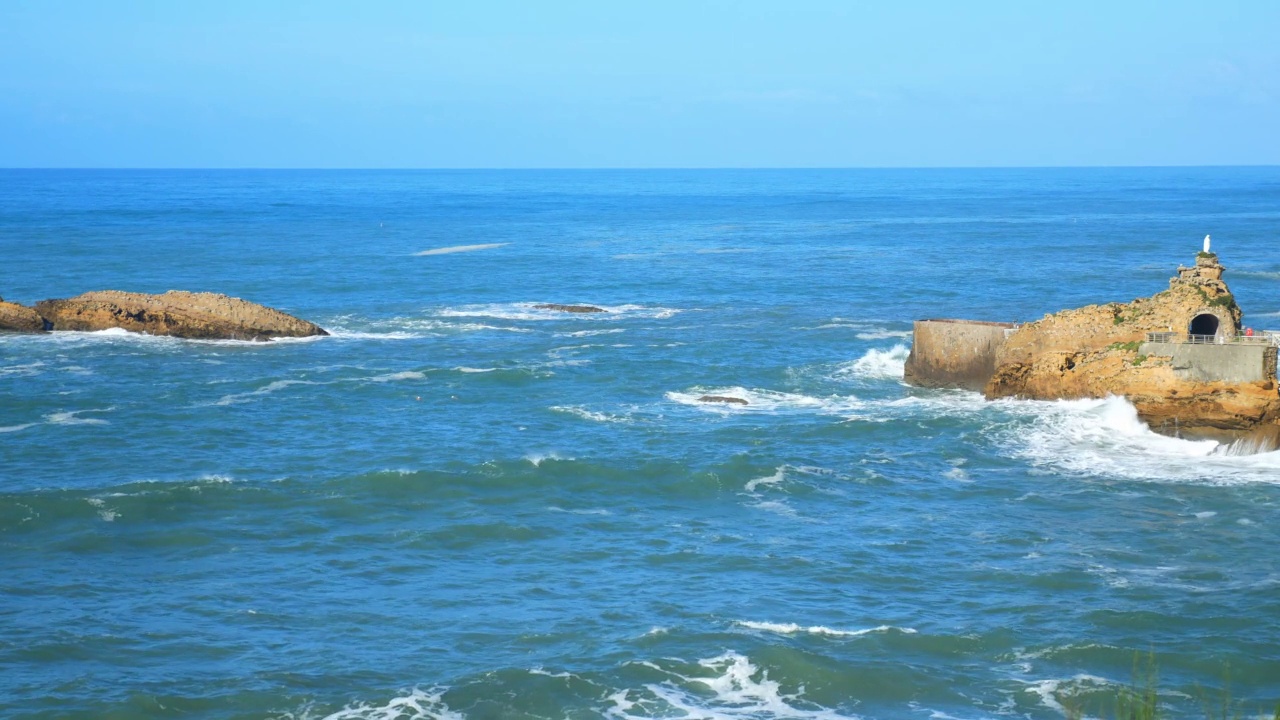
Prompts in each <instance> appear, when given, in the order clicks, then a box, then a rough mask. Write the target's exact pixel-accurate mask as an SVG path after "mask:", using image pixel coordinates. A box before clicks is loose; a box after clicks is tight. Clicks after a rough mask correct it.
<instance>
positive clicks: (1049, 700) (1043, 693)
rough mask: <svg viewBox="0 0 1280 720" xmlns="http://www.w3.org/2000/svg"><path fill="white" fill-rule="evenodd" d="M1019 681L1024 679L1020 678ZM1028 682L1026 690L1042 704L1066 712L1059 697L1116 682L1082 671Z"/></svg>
mask: <svg viewBox="0 0 1280 720" xmlns="http://www.w3.org/2000/svg"><path fill="white" fill-rule="evenodd" d="M1018 682H1023V681H1021V680H1019V681H1018ZM1026 684H1027V688H1026V692H1028V693H1031V694H1032V695H1035V696H1037V697H1039V698H1040V704H1041V705H1044V706H1045V707H1047V708H1049V709H1051V710H1056V711H1058V712H1060V713H1065V712H1066V709H1065V708H1064V707H1063V706H1062V703H1061V702H1059V698H1062V697H1064V696H1066V697H1070V696H1071V695H1072V694H1074V693H1076V692H1079V691H1080V690H1083V689H1089V688H1105V687H1107V686H1109V685H1115V684H1116V683H1114V682H1112V681H1111V680H1108V679H1106V678H1103V677H1098V676H1097V675H1086V674H1084V673H1081V674H1079V675H1075V676H1073V677H1070V678H1066V679H1049V680H1035V681H1032V682H1028V683H1026Z"/></svg>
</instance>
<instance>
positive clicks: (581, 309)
mask: <svg viewBox="0 0 1280 720" xmlns="http://www.w3.org/2000/svg"><path fill="white" fill-rule="evenodd" d="M533 309H534V310H558V311H560V312H567V313H602V312H608V311H607V310H605V309H604V308H598V307H596V306H594V305H560V304H558V303H543V304H542V305H534V306H533Z"/></svg>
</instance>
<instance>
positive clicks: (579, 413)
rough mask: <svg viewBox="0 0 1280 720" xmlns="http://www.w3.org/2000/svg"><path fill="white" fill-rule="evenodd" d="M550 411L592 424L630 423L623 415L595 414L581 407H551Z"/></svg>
mask: <svg viewBox="0 0 1280 720" xmlns="http://www.w3.org/2000/svg"><path fill="white" fill-rule="evenodd" d="M550 409H551V410H554V411H556V412H562V413H568V414H569V415H574V416H576V417H580V418H582V419H583V420H590V421H592V422H605V423H625V422H630V420H631V419H630V418H628V417H626V416H624V415H611V414H609V413H602V412H596V411H594V410H588V409H586V408H584V407H582V406H581V405H553V406H551V408H550Z"/></svg>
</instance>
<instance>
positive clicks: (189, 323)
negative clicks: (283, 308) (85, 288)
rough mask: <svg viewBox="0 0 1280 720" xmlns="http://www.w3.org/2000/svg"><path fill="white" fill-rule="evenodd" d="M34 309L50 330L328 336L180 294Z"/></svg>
mask: <svg viewBox="0 0 1280 720" xmlns="http://www.w3.org/2000/svg"><path fill="white" fill-rule="evenodd" d="M36 310H37V311H38V312H39V313H40V314H41V315H43V316H44V318H45V319H46V320H48V321H49V322H50V323H51V324H52V326H53V329H54V330H86V331H94V330H106V329H108V328H123V329H125V330H130V331H133V332H140V333H148V334H151V335H172V336H174V337H181V338H197V339H227V340H270V339H271V338H277V337H309V336H312V335H328V334H329V333H327V332H325V331H324V330H323V329H322V328H321V327H319V326H318V325H314V324H312V323H309V322H307V321H305V320H300V319H298V318H296V317H294V316H292V315H288V314H285V313H282V312H280V311H278V310H272V309H271V308H268V307H264V306H262V305H258V304H256V303H251V302H248V301H246V300H241V299H239V298H233V297H228V296H226V295H219V294H216V293H191V292H184V291H180V290H170V291H169V292H167V293H164V294H162V295H148V294H146V293H129V292H120V291H118V290H103V291H99V292H88V293H85V294H83V295H79V296H77V297H74V298H71V299H69V300H45V301H43V302H39V303H36Z"/></svg>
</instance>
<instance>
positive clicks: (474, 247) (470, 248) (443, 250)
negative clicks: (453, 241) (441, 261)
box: [414, 243, 511, 257]
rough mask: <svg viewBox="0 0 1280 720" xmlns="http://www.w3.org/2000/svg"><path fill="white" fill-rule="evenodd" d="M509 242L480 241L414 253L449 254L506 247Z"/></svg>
mask: <svg viewBox="0 0 1280 720" xmlns="http://www.w3.org/2000/svg"><path fill="white" fill-rule="evenodd" d="M510 244H511V243H482V244H480V245H454V246H452V247H442V248H431V249H430V250H423V251H422V252H416V253H414V255H415V256H417V257H423V256H425V255H450V254H452V253H464V252H475V251H477V250H493V249H494V248H500V247H506V246H508V245H510Z"/></svg>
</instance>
